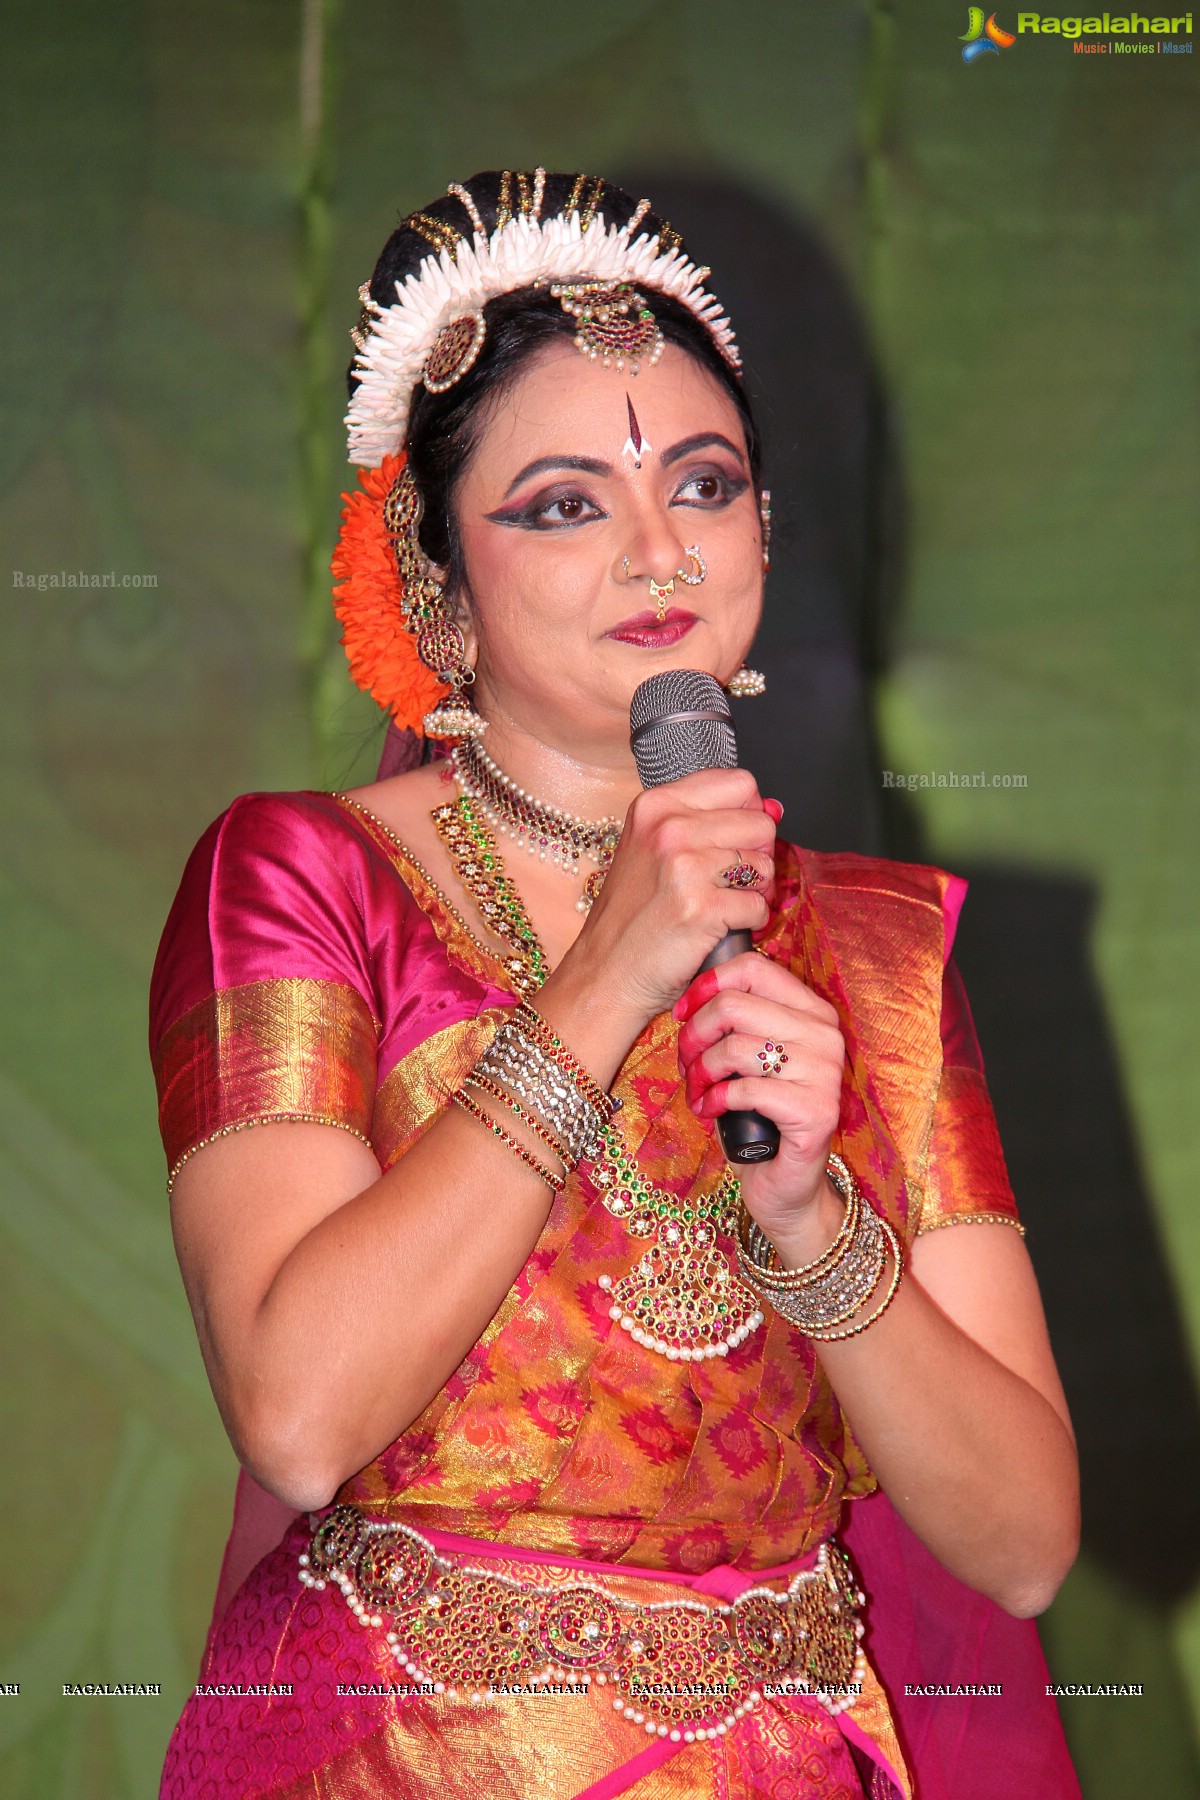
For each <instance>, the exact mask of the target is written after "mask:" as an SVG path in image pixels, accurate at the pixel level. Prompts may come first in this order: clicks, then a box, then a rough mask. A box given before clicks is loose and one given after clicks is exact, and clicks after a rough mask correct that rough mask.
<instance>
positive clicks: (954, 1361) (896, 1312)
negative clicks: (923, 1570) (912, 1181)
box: [817, 1274, 1079, 1617]
mask: <svg viewBox="0 0 1200 1800" xmlns="http://www.w3.org/2000/svg"><path fill="white" fill-rule="evenodd" d="M817 1348H818V1351H819V1353H820V1356H821V1361H822V1363H823V1364H824V1367H825V1369H826V1372H827V1373H828V1375H829V1379H830V1381H831V1382H832V1384H833V1387H834V1391H835V1392H836V1394H837V1397H838V1400H839V1402H840V1404H841V1406H842V1409H843V1411H844V1412H845V1414H846V1417H847V1419H848V1420H849V1422H850V1425H851V1428H852V1429H853V1431H854V1434H855V1436H856V1437H857V1439H858V1441H859V1443H860V1444H861V1446H862V1448H863V1451H864V1453H865V1455H866V1457H867V1460H868V1462H869V1463H870V1465H871V1468H872V1470H873V1472H874V1474H875V1475H876V1477H877V1479H878V1481H879V1483H880V1486H881V1487H882V1488H883V1489H884V1491H885V1492H886V1493H887V1495H888V1496H889V1498H890V1499H891V1500H892V1502H893V1504H894V1505H895V1507H896V1509H897V1511H898V1512H899V1513H900V1514H901V1516H902V1517H903V1518H904V1519H905V1520H906V1521H907V1523H908V1524H909V1525H910V1526H911V1527H912V1529H913V1530H914V1531H915V1532H916V1533H917V1536H918V1537H920V1538H921V1539H922V1541H923V1542H924V1543H925V1544H927V1545H928V1547H929V1548H930V1549H931V1550H932V1551H933V1552H934V1554H935V1555H936V1556H937V1557H938V1558H939V1560H940V1561H941V1562H943V1563H944V1564H945V1565H946V1567H947V1568H948V1569H950V1570H951V1571H952V1573H954V1574H955V1575H958V1576H959V1577H960V1578H961V1579H962V1580H963V1581H965V1582H967V1583H968V1584H969V1585H970V1586H972V1587H975V1588H978V1589H980V1590H981V1591H982V1592H984V1593H986V1594H989V1595H990V1596H991V1597H992V1598H993V1599H994V1600H996V1601H998V1602H999V1603H1000V1605H1001V1606H1003V1607H1004V1608H1005V1609H1006V1610H1007V1611H1008V1612H1011V1613H1016V1614H1018V1615H1020V1616H1023V1617H1024V1616H1028V1615H1032V1614H1034V1613H1038V1612H1041V1611H1043V1610H1044V1609H1045V1607H1047V1606H1048V1605H1049V1603H1050V1601H1051V1600H1052V1599H1053V1597H1054V1595H1055V1593H1056V1592H1057V1590H1058V1588H1059V1586H1060V1584H1061V1583H1062V1581H1063V1579H1064V1577H1065V1576H1066V1573H1067V1571H1068V1569H1069V1568H1070V1566H1071V1563H1072V1562H1073V1561H1074V1558H1075V1553H1076V1550H1077V1548H1078V1536H1079V1500H1078V1471H1077V1464H1076V1457H1075V1446H1074V1443H1073V1440H1072V1437H1071V1434H1070V1432H1069V1430H1068V1429H1067V1426H1066V1425H1065V1424H1064V1422H1063V1420H1062V1419H1061V1418H1060V1417H1059V1415H1058V1413H1057V1412H1056V1411H1055V1409H1054V1408H1053V1407H1052V1406H1051V1404H1050V1402H1049V1401H1048V1400H1046V1399H1045V1398H1044V1397H1043V1396H1042V1395H1041V1394H1039V1393H1038V1392H1037V1390H1036V1389H1035V1388H1033V1387H1031V1386H1030V1384H1029V1383H1028V1382H1027V1381H1025V1380H1023V1379H1022V1377H1021V1376H1019V1375H1016V1374H1014V1373H1013V1371H1012V1370H1011V1369H1008V1368H1005V1367H1004V1365H1003V1364H1002V1363H1000V1362H998V1361H997V1360H996V1359H995V1357H993V1356H992V1355H990V1354H989V1352H988V1351H986V1350H984V1349H982V1348H981V1347H980V1345H978V1344H977V1343H975V1342H974V1341H973V1340H972V1339H971V1338H969V1337H967V1336H966V1335H965V1333H963V1332H962V1331H960V1330H959V1328H958V1327H957V1326H956V1325H955V1324H954V1323H953V1322H952V1321H951V1320H950V1319H948V1318H947V1317H946V1315H945V1313H943V1312H942V1311H941V1310H940V1308H939V1307H937V1306H936V1305H935V1304H934V1302H933V1301H932V1300H931V1299H930V1298H929V1296H928V1295H927V1294H926V1293H925V1291H924V1289H923V1288H922V1287H921V1285H920V1283H919V1281H917V1280H916V1278H915V1277H914V1276H912V1275H911V1274H909V1275H907V1276H906V1277H905V1279H904V1280H903V1281H902V1283H901V1286H900V1290H899V1292H898V1293H897V1295H896V1298H895V1300H894V1302H893V1304H892V1305H891V1306H890V1307H889V1309H888V1311H887V1313H886V1314H885V1315H884V1317H883V1318H882V1319H880V1320H879V1322H878V1324H876V1325H873V1326H872V1327H871V1328H870V1329H869V1330H868V1331H866V1332H864V1333H863V1334H862V1335H861V1336H860V1337H857V1338H851V1339H848V1340H847V1341H845V1342H844V1343H834V1344H820V1345H818V1346H817Z"/></svg>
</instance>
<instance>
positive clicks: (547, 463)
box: [504, 456, 612, 500]
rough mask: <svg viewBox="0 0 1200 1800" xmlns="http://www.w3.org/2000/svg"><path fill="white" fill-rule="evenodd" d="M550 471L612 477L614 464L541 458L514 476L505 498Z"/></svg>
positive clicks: (582, 458)
mask: <svg viewBox="0 0 1200 1800" xmlns="http://www.w3.org/2000/svg"><path fill="white" fill-rule="evenodd" d="M550 469H581V470H582V471H583V473H584V474H585V475H611V474H612V464H611V463H606V462H600V461H599V459H598V458H597V457H594V456H539V457H536V458H535V459H534V461H533V462H531V463H526V464H525V467H524V468H523V469H522V470H521V473H520V474H519V475H514V476H513V478H512V480H511V481H510V482H509V484H508V487H507V488H506V490H505V494H504V498H505V499H506V500H507V499H508V497H509V495H510V494H513V493H515V492H516V490H517V489H518V488H519V487H520V485H521V483H522V482H523V481H528V480H529V478H530V476H531V475H545V474H546V473H547V472H548V471H549V470H550Z"/></svg>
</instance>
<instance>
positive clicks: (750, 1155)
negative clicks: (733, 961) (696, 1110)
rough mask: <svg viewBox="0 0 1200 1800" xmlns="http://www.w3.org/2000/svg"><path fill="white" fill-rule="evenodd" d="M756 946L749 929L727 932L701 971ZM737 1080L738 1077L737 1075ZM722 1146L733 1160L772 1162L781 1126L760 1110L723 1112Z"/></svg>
mask: <svg viewBox="0 0 1200 1800" xmlns="http://www.w3.org/2000/svg"><path fill="white" fill-rule="evenodd" d="M753 948H754V939H753V938H752V937H751V936H750V933H749V932H748V931H727V932H726V933H725V936H724V937H723V938H722V939H721V941H720V943H719V944H718V945H717V946H716V948H715V949H713V950H710V951H709V953H708V955H707V956H706V957H705V959H704V961H703V962H702V963H701V964H700V968H699V970H698V973H699V974H701V975H703V973H704V971H705V970H706V969H715V968H716V967H717V965H718V963H724V962H728V961H729V959H730V957H731V956H742V955H744V954H745V952H746V951H747V950H752V949H753ZM735 1079H736V1078H735ZM717 1130H718V1131H719V1132H720V1134H721V1148H722V1150H724V1152H725V1155H726V1157H727V1158H728V1159H729V1161H730V1162H731V1163H755V1162H770V1160H771V1158H772V1157H773V1156H778V1155H779V1127H778V1125H776V1123H775V1121H774V1119H764V1118H763V1116H762V1114H761V1113H756V1112H727V1113H722V1114H721V1117H720V1118H719V1119H718V1120H717Z"/></svg>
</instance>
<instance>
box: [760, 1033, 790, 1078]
mask: <svg viewBox="0 0 1200 1800" xmlns="http://www.w3.org/2000/svg"><path fill="white" fill-rule="evenodd" d="M757 1055H758V1060H759V1062H760V1063H761V1064H762V1072H763V1074H764V1075H778V1074H780V1073H781V1072H782V1070H783V1065H784V1063H785V1062H787V1060H788V1053H787V1051H786V1050H785V1049H784V1047H783V1045H782V1044H773V1043H772V1042H771V1040H770V1038H768V1039H767V1041H766V1043H765V1044H764V1045H763V1047H762V1049H761V1050H759V1051H758V1052H757Z"/></svg>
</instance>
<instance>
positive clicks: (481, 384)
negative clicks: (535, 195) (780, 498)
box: [348, 170, 762, 594]
mask: <svg viewBox="0 0 1200 1800" xmlns="http://www.w3.org/2000/svg"><path fill="white" fill-rule="evenodd" d="M532 182H533V177H532V176H531V175H528V174H522V175H516V176H514V175H505V174H501V173H500V172H498V171H496V170H490V171H488V172H487V173H486V174H481V175H473V176H472V177H471V179H470V181H468V182H466V183H465V184H464V185H465V186H466V188H467V190H468V191H469V193H470V195H471V198H472V200H473V201H474V203H475V207H476V209H477V211H478V213H479V215H480V218H481V219H482V221H483V224H484V228H485V230H487V231H489V232H490V231H492V230H494V229H495V227H496V225H497V224H498V223H499V220H500V217H501V214H502V210H503V208H504V206H505V205H507V206H508V207H509V208H510V209H511V210H512V211H516V210H517V209H518V206H519V201H520V195H521V192H522V188H523V189H524V191H525V192H526V193H528V192H529V191H530V189H531V187H532ZM589 207H590V208H591V210H592V211H593V213H594V215H595V217H597V218H599V219H601V220H602V221H603V222H604V223H605V224H608V225H618V226H621V225H626V224H628V222H629V220H630V219H631V218H632V217H633V214H634V212H635V210H636V202H635V201H634V200H633V199H632V198H631V197H630V195H629V194H627V193H625V191H624V190H623V189H621V188H617V187H610V186H609V185H608V184H607V183H606V182H602V181H600V179H599V178H598V177H595V176H582V175H574V174H566V175H547V176H546V180H545V191H544V194H543V199H542V211H541V216H542V218H543V219H551V218H554V217H556V216H557V215H559V214H561V213H564V212H569V211H571V210H574V209H578V210H579V211H580V212H581V213H582V214H583V216H584V217H586V216H587V209H588V208H589ZM413 220H416V221H418V223H417V224H414V223H413V222H412V221H413ZM445 226H451V227H453V229H454V231H456V232H459V233H461V234H462V235H463V236H466V237H469V236H470V235H471V233H472V232H473V230H474V222H473V220H472V218H471V216H470V213H469V211H468V208H467V207H466V205H465V204H464V202H463V201H462V200H460V199H459V198H458V197H457V195H451V194H446V195H443V196H441V198H439V199H438V200H435V201H434V202H433V203H432V204H431V205H429V206H428V207H426V208H424V209H423V210H422V212H420V213H419V214H410V215H409V218H408V219H406V220H404V222H403V223H402V224H401V225H399V226H398V227H397V229H396V230H395V231H394V232H393V233H392V235H391V237H390V238H389V239H388V241H387V243H386V244H385V245H384V247H383V250H382V252H381V253H380V257H379V261H378V262H377V263H376V265H375V271H374V273H373V275H372V276H371V280H370V283H369V290H370V295H371V298H372V299H373V300H374V301H375V302H376V303H377V304H378V305H380V306H385V307H386V306H392V305H394V304H395V301H396V283H397V282H400V283H403V282H404V281H405V279H406V278H407V277H408V276H409V275H415V274H416V273H417V271H418V270H419V269H420V266H421V264H422V263H423V262H424V261H425V259H426V258H427V257H428V256H430V255H431V254H433V253H434V252H433V243H432V241H431V240H432V239H433V238H435V237H437V236H438V234H439V231H440V230H441V229H442V228H444V227H445ZM634 237H635V240H636V238H639V237H650V238H655V237H657V238H658V239H659V241H660V244H661V246H662V247H663V248H664V249H665V248H668V247H674V246H678V247H679V249H680V250H681V251H682V252H683V254H684V255H685V256H686V255H687V250H686V247H685V246H684V244H683V241H682V239H681V238H680V236H679V234H678V232H676V231H674V230H673V229H672V227H671V226H670V225H669V224H668V223H667V221H666V220H665V219H662V218H660V217H659V216H658V214H657V213H654V212H647V213H645V214H644V216H643V217H642V219H641V220H640V221H639V223H638V225H637V227H636V230H635V233H634ZM646 297H647V300H648V301H649V304H650V307H651V310H652V311H653V313H654V317H655V321H656V323H657V325H658V327H659V330H660V331H661V332H662V335H663V337H664V338H665V339H666V341H667V342H668V343H670V344H675V345H677V346H678V347H679V348H680V349H681V350H683V351H685V352H686V353H687V354H688V355H689V356H691V357H692V358H693V360H694V361H696V362H698V363H699V364H700V366H701V367H702V368H704V369H705V370H707V371H708V373H709V374H710V375H712V376H713V377H714V378H715V379H716V380H717V381H718V382H719V383H720V385H721V387H722V388H723V389H724V391H725V392H726V393H727V394H728V395H729V397H730V399H731V400H732V401H733V404H734V406H735V407H736V408H737V411H738V416H739V418H740V419H741V423H742V430H743V432H744V433H745V438H746V453H747V457H748V459H749V463H750V472H751V475H752V477H753V480H754V485H755V487H756V488H757V489H760V488H761V485H762V447H761V441H760V438H759V433H758V428H757V425H756V424H755V420H754V414H753V412H752V410H751V407H750V402H749V400H748V398H747V395H746V390H745V389H744V387H743V386H742V383H741V381H740V380H739V379H738V376H737V374H736V373H735V371H734V370H733V369H732V368H731V367H730V365H729V363H728V362H726V360H725V358H724V356H723V355H722V354H721V351H720V350H719V349H718V347H717V343H716V340H715V339H714V338H713V336H712V334H711V332H709V330H708V328H707V327H706V326H705V325H703V324H701V322H700V320H699V319H697V318H696V316H695V314H694V313H692V312H691V311H690V310H689V309H688V308H687V307H686V306H684V305H683V303H682V301H679V300H676V299H675V298H674V297H673V296H672V295H669V294H661V293H658V292H655V291H654V290H653V289H648V290H647V295H646ZM483 316H484V321H485V324H486V328H487V329H486V336H485V338H484V343H483V349H482V350H481V352H480V354H479V356H478V358H477V360H476V361H475V363H474V364H473V366H472V367H471V368H470V369H469V370H468V371H467V373H466V374H465V375H464V376H463V377H462V379H461V380H460V381H458V382H456V383H455V384H454V386H453V387H451V388H448V389H446V391H445V392H444V393H441V394H434V393H431V392H430V391H429V389H428V388H426V387H425V385H424V383H423V382H418V383H417V386H416V388H415V389H414V391H413V395H412V403H411V408H410V411H409V416H408V430H407V438H406V448H407V451H408V460H409V468H410V469H411V471H412V474H413V478H414V480H415V481H416V484H417V487H418V489H419V491H420V494H421V497H422V499H423V500H424V502H425V510H424V515H423V517H422V520H421V547H422V549H423V550H424V551H425V554H426V555H427V556H428V557H429V558H430V559H431V560H432V561H433V562H435V563H438V564H440V565H441V566H442V567H444V568H445V569H446V570H447V577H446V591H447V592H448V593H449V594H453V593H455V592H456V591H457V589H458V587H459V586H460V584H461V582H462V578H463V573H464V571H463V557H462V543H461V539H460V536H459V531H458V525H457V521H456V519H455V516H454V509H453V506H452V504H451V501H452V497H453V493H454V489H455V486H456V484H457V482H458V480H459V478H460V477H461V475H462V474H463V472H464V470H465V469H466V466H467V463H468V462H469V460H470V458H471V455H472V452H473V451H474V449H475V446H476V444H477V442H478V439H479V434H480V430H481V427H482V425H483V423H484V422H485V420H486V418H487V416H488V412H489V410H490V408H491V407H492V406H493V405H494V404H495V402H496V401H497V400H498V399H499V398H500V396H501V395H502V394H503V393H504V392H505V390H506V389H507V388H509V387H510V386H511V385H512V384H513V382H514V381H515V380H516V379H517V377H518V376H519V375H520V373H521V370H522V369H523V368H524V367H525V365H526V363H528V361H529V360H530V358H531V357H533V356H534V355H536V353H537V352H538V351H539V350H540V349H542V348H543V346H545V345H546V344H548V343H551V342H553V341H554V340H555V339H558V338H567V339H570V338H572V337H573V336H574V335H575V332H576V330H577V326H576V322H575V320H574V319H573V318H571V317H570V316H569V315H568V314H567V313H565V312H564V311H563V309H562V307H561V306H560V305H559V303H558V301H557V300H555V299H554V298H553V296H552V295H551V293H550V291H549V289H548V288H535V287H525V288H517V289H514V290H513V291H512V292H511V293H507V294H498V295H496V296H495V298H494V299H491V300H489V301H488V302H487V303H486V305H485V306H484V307H483ZM348 380H349V386H350V392H351V394H353V392H354V390H355V388H356V387H357V385H358V376H357V373H356V371H355V369H354V366H353V364H352V365H351V367H350V370H349V375H348Z"/></svg>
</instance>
